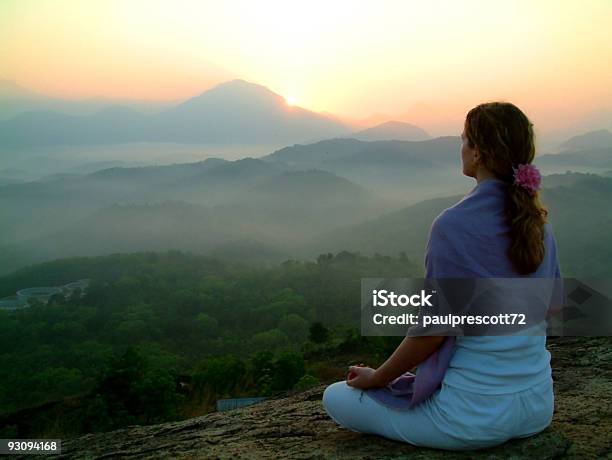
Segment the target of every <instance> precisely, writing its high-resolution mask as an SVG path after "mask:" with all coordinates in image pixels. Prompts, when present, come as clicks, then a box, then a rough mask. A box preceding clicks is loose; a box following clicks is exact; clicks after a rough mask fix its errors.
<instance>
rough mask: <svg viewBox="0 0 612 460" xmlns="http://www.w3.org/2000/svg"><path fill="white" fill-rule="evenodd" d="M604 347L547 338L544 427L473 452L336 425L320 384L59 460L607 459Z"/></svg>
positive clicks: (609, 354) (609, 363) (83, 446)
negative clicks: (550, 404) (551, 392)
mask: <svg viewBox="0 0 612 460" xmlns="http://www.w3.org/2000/svg"><path fill="white" fill-rule="evenodd" d="M611 345H612V340H611V339H610V338H559V339H550V340H549V348H550V351H551V353H552V355H553V360H552V365H553V372H554V379H555V394H556V401H555V403H556V404H555V406H556V407H555V416H554V420H553V423H552V425H551V426H550V427H549V428H548V429H546V430H545V431H544V432H542V433H540V434H539V435H537V436H534V437H531V438H528V439H522V440H513V441H510V442H508V443H506V444H504V445H502V446H498V447H496V448H493V449H487V450H483V451H479V452H478V454H476V453H475V452H458V453H456V452H452V453H449V452H442V451H436V450H430V449H423V448H417V447H412V446H410V445H407V444H402V443H398V442H393V441H388V440H385V439H382V438H379V437H376V436H370V435H362V434H359V433H354V432H350V431H347V430H344V429H342V428H340V427H338V426H337V425H336V424H335V423H334V422H333V421H331V420H330V419H329V418H328V417H327V415H326V413H325V411H324V409H323V406H322V405H321V397H322V394H323V390H324V388H325V386H319V387H316V388H313V389H311V390H308V391H306V392H303V393H299V394H295V395H292V396H288V397H286V398H282V399H274V400H269V401H265V402H263V403H260V404H257V405H254V406H250V407H247V408H243V409H236V410H233V411H229V412H224V413H213V414H208V415H205V416H202V417H197V418H193V419H189V420H184V421H180V422H173V423H164V424H160V425H152V426H131V427H128V428H125V429H121V430H117V431H112V432H108V433H99V434H89V435H85V436H82V437H79V438H76V439H71V440H65V441H64V442H63V446H62V450H63V453H62V455H61V456H59V458H92V459H93V458H95V459H102V458H160V459H161V458H163V459H167V458H279V457H283V458H303V459H306V458H351V459H353V460H354V459H364V458H388V459H391V458H402V459H413V458H414V459H422V458H442V457H444V458H466V459H467V458H474V456H475V455H478V457H480V456H482V457H484V458H490V459H496V458H509V457H510V458H517V459H518V458H537V459H541V460H543V459H549V458H550V459H552V458H575V459H583V458H612V447H611V446H612V396H611V393H612V379H611V376H612V347H611ZM55 458H58V457H57V456H56V457H55Z"/></svg>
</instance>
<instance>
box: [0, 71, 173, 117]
mask: <svg viewBox="0 0 612 460" xmlns="http://www.w3.org/2000/svg"><path fill="white" fill-rule="evenodd" d="M114 105H121V106H124V107H126V108H130V109H133V110H136V111H138V112H143V113H152V112H158V111H161V110H163V109H165V108H168V107H169V106H170V105H172V103H170V102H165V101H147V100H142V101H141V100H126V99H106V98H88V99H60V98H55V97H49V96H45V95H43V94H39V93H36V92H34V91H30V90H28V89H26V88H23V87H21V86H19V85H18V84H16V83H15V82H12V81H9V80H2V79H0V120H8V119H10V118H13V117H16V116H18V115H21V114H23V113H25V112H43V111H46V112H58V113H61V114H64V115H90V114H92V113H95V112H97V111H100V110H103V109H105V108H108V107H112V106H114Z"/></svg>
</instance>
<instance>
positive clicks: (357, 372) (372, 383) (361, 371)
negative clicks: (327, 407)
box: [346, 366, 384, 390]
mask: <svg viewBox="0 0 612 460" xmlns="http://www.w3.org/2000/svg"><path fill="white" fill-rule="evenodd" d="M375 374H376V371H375V370H374V369H372V368H371V367H363V366H350V367H349V374H348V376H347V378H346V384H347V385H349V386H351V387H353V388H359V389H361V390H367V389H368V388H376V387H381V386H384V384H381V382H379V381H378V379H377V376H376V375H375Z"/></svg>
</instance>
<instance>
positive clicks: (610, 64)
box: [0, 0, 612, 129]
mask: <svg viewBox="0 0 612 460" xmlns="http://www.w3.org/2000/svg"><path fill="white" fill-rule="evenodd" d="M610 23H612V0H584V1H575V2H573V1H558V0H557V1H547V0H539V1H502V0H499V1H492V0H491V1H480V0H473V1H469V0H465V1H442V0H432V1H427V2H424V1H410V0H407V1H381V0H378V1H359V0H353V1H341V0H334V1H332V0H324V1H318V0H309V1H291V0H284V1H264V0H258V1H234V0H223V1H215V2H212V1H198V0H87V1H78V0H0V78H3V79H7V80H11V81H14V82H16V83H18V84H19V85H21V86H23V87H25V88H28V89H31V90H33V91H36V92H40V93H43V94H46V95H51V96H56V97H63V98H88V97H108V98H131V99H152V100H177V99H186V98H188V97H191V96H194V95H197V94H200V93H202V92H203V91H205V90H206V89H208V88H210V87H212V86H214V85H215V84H218V83H221V82H223V81H227V80H230V79H233V78H243V79H245V80H248V81H251V82H254V83H259V84H262V85H264V86H267V87H268V88H270V89H271V90H273V91H275V92H277V93H279V94H281V95H282V96H284V97H285V98H287V99H288V100H290V102H291V103H293V104H297V105H299V106H302V107H305V108H308V109H311V110H315V111H319V112H329V113H332V114H335V115H338V116H341V117H345V118H350V119H366V118H372V117H373V118H372V119H375V118H376V117H377V116H378V117H379V118H381V119H384V118H385V117H387V118H388V117H393V118H396V119H399V118H401V119H404V120H405V121H411V120H414V121H417V122H418V121H421V122H423V123H425V124H427V123H429V125H430V126H434V125H435V121H436V120H438V119H440V120H441V119H443V118H444V119H445V120H460V119H461V118H462V117H463V116H464V115H465V112H467V110H469V108H471V107H472V106H474V105H476V104H478V103H479V102H483V101H487V100H507V101H511V102H514V103H516V104H517V105H519V107H521V108H523V110H525V112H526V113H527V114H528V115H529V116H530V117H531V118H532V119H533V118H537V120H539V121H540V122H541V123H542V124H543V125H545V126H546V127H548V128H550V129H552V128H554V127H560V126H562V125H563V123H566V122H568V120H570V119H572V120H573V119H575V118H576V117H580V116H586V115H587V114H588V113H591V112H592V111H601V110H610V109H611V108H612V90H611V88H612V84H611V83H612V37H611V33H610V27H609V25H610Z"/></svg>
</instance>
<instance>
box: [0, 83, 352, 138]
mask: <svg viewBox="0 0 612 460" xmlns="http://www.w3.org/2000/svg"><path fill="white" fill-rule="evenodd" d="M346 132H347V129H346V128H345V127H344V126H343V125H342V124H340V123H339V122H338V121H336V120H335V119H332V118H329V117H326V116H323V115H320V114H317V113H314V112H311V111H308V110H305V109H302V108H299V107H292V106H289V105H287V103H286V102H285V100H284V99H283V98H282V97H281V96H280V95H278V94H276V93H273V92H272V91H270V90H269V89H267V88H265V87H263V86H261V85H256V84H253V83H249V82H246V81H244V80H232V81H230V82H227V83H223V84H220V85H217V86H216V87H214V88H212V89H210V90H208V91H206V92H204V93H202V94H201V95H199V96H197V97H194V98H192V99H189V100H187V101H185V102H183V103H181V104H179V105H177V106H175V107H172V108H169V109H167V110H163V111H161V112H159V113H156V114H143V113H140V112H137V111H135V110H133V109H129V108H127V107H122V106H116V107H107V108H105V109H104V110H101V111H99V112H96V113H94V114H91V115H84V116H74V115H65V114H60V113H55V112H49V111H45V112H31V113H23V114H21V115H18V116H16V117H14V118H12V119H10V120H7V121H3V122H0V137H1V138H2V139H3V147H4V148H11V147H38V146H58V145H87V144H117V143H130V142H177V143H210V144H269V145H279V144H290V143H295V142H304V141H312V140H317V139H322V138H327V137H332V136H336V135H340V134H344V133H346Z"/></svg>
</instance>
